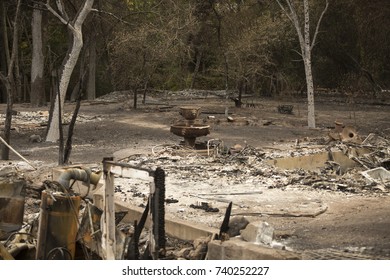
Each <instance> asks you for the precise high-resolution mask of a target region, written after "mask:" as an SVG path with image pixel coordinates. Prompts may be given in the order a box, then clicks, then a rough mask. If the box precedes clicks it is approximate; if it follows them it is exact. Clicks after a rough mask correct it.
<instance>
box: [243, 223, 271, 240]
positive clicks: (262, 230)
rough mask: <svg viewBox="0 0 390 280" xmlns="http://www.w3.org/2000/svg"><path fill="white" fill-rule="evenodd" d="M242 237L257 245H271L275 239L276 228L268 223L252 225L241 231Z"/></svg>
mask: <svg viewBox="0 0 390 280" xmlns="http://www.w3.org/2000/svg"><path fill="white" fill-rule="evenodd" d="M241 237H242V238H243V239H244V240H245V241H248V242H252V243H255V244H260V243H263V244H266V245H270V244H271V243H272V240H273V238H274V228H273V227H272V226H271V225H270V224H268V223H267V222H262V221H259V222H254V223H250V224H248V225H247V226H246V228H245V229H244V230H242V231H241Z"/></svg>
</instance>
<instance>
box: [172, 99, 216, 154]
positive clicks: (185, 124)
mask: <svg viewBox="0 0 390 280" xmlns="http://www.w3.org/2000/svg"><path fill="white" fill-rule="evenodd" d="M179 114H180V115H181V116H182V117H183V118H184V120H182V121H180V122H179V123H177V124H174V125H172V126H171V132H172V133H173V134H175V135H177V136H181V137H184V146H186V147H189V148H195V141H196V138H197V137H201V136H206V135H208V134H209V133H210V126H209V125H203V124H199V123H196V119H197V118H198V116H199V114H200V107H195V106H185V107H180V111H179Z"/></svg>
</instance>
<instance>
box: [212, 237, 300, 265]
mask: <svg viewBox="0 0 390 280" xmlns="http://www.w3.org/2000/svg"><path fill="white" fill-rule="evenodd" d="M207 259H208V260H299V259H301V256H300V255H299V254H297V253H294V252H289V251H286V250H278V249H273V248H268V247H264V246H260V245H255V244H253V243H249V242H245V241H243V240H241V239H240V238H233V239H230V240H227V241H223V242H221V241H219V240H214V241H211V242H210V243H209V244H208V253H207Z"/></svg>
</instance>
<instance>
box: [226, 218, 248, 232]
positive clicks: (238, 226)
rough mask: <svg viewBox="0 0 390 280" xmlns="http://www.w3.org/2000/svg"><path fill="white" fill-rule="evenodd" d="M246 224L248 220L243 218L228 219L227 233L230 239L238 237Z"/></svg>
mask: <svg viewBox="0 0 390 280" xmlns="http://www.w3.org/2000/svg"><path fill="white" fill-rule="evenodd" d="M248 224H249V221H248V219H247V218H245V217H243V216H240V217H233V218H232V219H230V222H229V230H228V231H227V233H228V234H229V236H230V237H234V236H237V235H240V231H241V230H243V229H245V228H246V226H247V225H248Z"/></svg>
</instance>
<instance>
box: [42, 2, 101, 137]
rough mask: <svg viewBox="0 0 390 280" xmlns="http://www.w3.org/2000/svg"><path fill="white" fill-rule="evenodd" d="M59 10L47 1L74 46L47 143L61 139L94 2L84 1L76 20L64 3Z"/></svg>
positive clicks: (65, 66)
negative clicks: (71, 83)
mask: <svg viewBox="0 0 390 280" xmlns="http://www.w3.org/2000/svg"><path fill="white" fill-rule="evenodd" d="M56 3H57V10H54V9H53V7H52V6H51V5H50V0H47V2H46V7H47V9H48V10H49V11H50V12H51V13H52V14H53V15H54V16H56V17H57V18H58V19H59V20H60V21H61V22H62V23H63V24H65V25H66V27H67V28H68V30H69V31H70V32H71V34H72V45H71V46H70V47H69V49H68V52H67V55H66V57H65V59H64V62H63V67H62V68H61V70H60V74H59V77H60V82H59V86H58V93H57V94H56V97H55V100H54V110H53V115H52V117H51V118H50V123H49V129H48V132H47V136H46V141H47V142H56V141H57V140H58V139H59V138H60V122H59V120H60V119H62V118H61V117H62V116H61V114H62V112H63V111H64V110H63V107H64V102H65V98H66V92H67V89H68V85H69V81H70V78H71V75H72V73H73V70H74V68H75V66H76V64H77V61H78V58H79V55H80V52H81V49H82V47H83V32H82V26H83V23H84V21H85V19H86V18H87V16H88V14H89V13H90V12H91V11H92V5H93V3H94V0H84V3H83V5H82V6H81V8H80V9H79V10H78V12H77V14H76V15H75V18H74V19H73V20H71V19H70V18H69V16H68V13H67V12H66V10H65V6H64V3H63V2H62V1H56Z"/></svg>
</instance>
